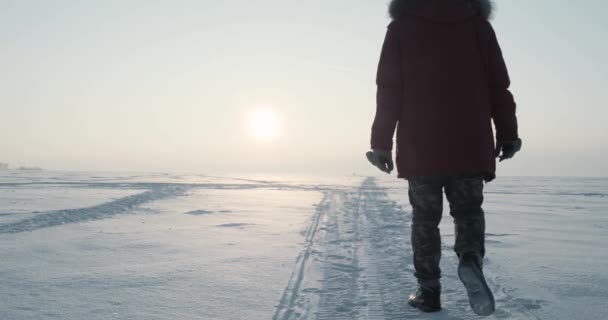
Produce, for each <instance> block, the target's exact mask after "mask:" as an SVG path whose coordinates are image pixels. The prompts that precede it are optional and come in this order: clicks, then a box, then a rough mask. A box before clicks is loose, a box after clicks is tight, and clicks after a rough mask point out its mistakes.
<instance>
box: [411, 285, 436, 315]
mask: <svg viewBox="0 0 608 320" xmlns="http://www.w3.org/2000/svg"><path fill="white" fill-rule="evenodd" d="M440 297H441V286H439V284H438V283H437V284H434V285H432V286H428V285H423V284H419V285H418V291H416V293H414V294H412V295H410V298H409V300H408V303H409V304H410V305H411V306H412V307H414V308H418V309H420V310H422V311H424V312H437V311H439V310H441V298H440Z"/></svg>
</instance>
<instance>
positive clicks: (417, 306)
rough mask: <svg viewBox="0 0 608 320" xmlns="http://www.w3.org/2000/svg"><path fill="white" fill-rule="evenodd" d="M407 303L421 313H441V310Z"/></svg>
mask: <svg viewBox="0 0 608 320" xmlns="http://www.w3.org/2000/svg"><path fill="white" fill-rule="evenodd" d="M407 303H408V304H409V305H410V306H412V307H413V308H416V309H420V310H421V311H423V312H427V313H431V312H439V311H441V308H431V307H427V306H423V305H421V304H416V303H413V302H411V301H408V302H407Z"/></svg>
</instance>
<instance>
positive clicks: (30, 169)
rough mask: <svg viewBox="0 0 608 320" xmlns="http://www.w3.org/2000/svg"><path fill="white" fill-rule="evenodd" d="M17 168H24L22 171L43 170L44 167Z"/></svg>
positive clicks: (20, 168) (21, 168)
mask: <svg viewBox="0 0 608 320" xmlns="http://www.w3.org/2000/svg"><path fill="white" fill-rule="evenodd" d="M17 170H22V171H42V168H39V167H19V168H17Z"/></svg>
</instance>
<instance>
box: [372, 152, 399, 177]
mask: <svg viewBox="0 0 608 320" xmlns="http://www.w3.org/2000/svg"><path fill="white" fill-rule="evenodd" d="M365 155H366V156H367V160H369V162H371V164H373V165H374V166H376V167H378V169H380V170H381V171H382V172H386V173H388V174H390V173H391V171H393V169H394V168H395V165H394V164H393V156H392V154H391V152H390V151H387V150H380V149H373V150H372V151H368V152H367V153H366V154H365Z"/></svg>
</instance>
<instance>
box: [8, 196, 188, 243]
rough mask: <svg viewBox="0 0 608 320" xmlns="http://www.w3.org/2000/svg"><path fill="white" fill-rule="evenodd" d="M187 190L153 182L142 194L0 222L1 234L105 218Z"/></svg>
mask: <svg viewBox="0 0 608 320" xmlns="http://www.w3.org/2000/svg"><path fill="white" fill-rule="evenodd" d="M188 189H189V188H188V187H186V186H179V185H156V186H154V187H153V188H152V189H150V190H148V191H145V192H143V193H139V194H135V195H131V196H127V197H124V198H120V199H117V200H114V201H110V202H105V203H102V204H99V205H96V206H92V207H87V208H80V209H64V210H53V211H47V212H43V213H40V214H37V215H36V216H34V217H31V218H26V219H23V220H19V221H16V222H12V223H7V224H3V225H0V234H6V233H20V232H26V231H35V230H39V229H43V228H50V227H54V226H59V225H65V224H70V223H78V222H86V221H93V220H101V219H107V218H111V217H113V216H116V215H120V214H125V213H128V212H129V211H131V210H133V209H135V208H136V207H138V206H140V205H142V204H144V203H147V202H151V201H155V200H160V199H166V198H171V197H177V196H179V195H182V194H184V193H185V191H186V190H188Z"/></svg>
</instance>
